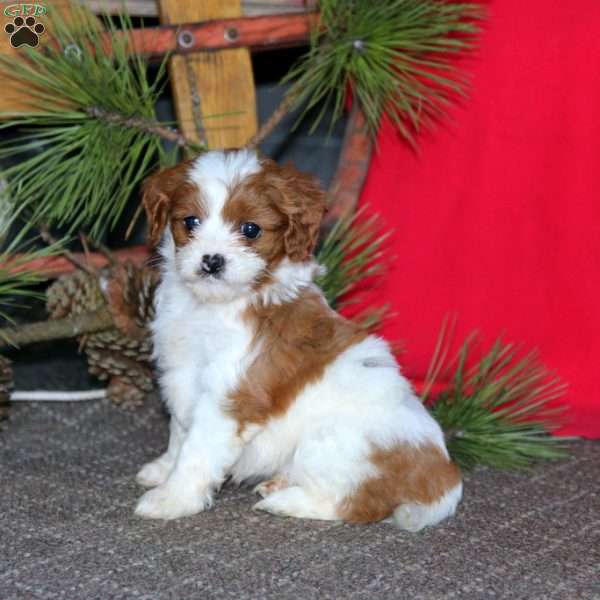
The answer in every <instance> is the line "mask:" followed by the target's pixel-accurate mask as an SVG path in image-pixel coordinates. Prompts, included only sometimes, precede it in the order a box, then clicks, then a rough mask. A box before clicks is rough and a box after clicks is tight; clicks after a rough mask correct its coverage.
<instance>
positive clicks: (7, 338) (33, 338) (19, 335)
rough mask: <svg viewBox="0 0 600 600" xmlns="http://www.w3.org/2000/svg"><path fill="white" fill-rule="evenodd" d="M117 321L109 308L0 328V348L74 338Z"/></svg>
mask: <svg viewBox="0 0 600 600" xmlns="http://www.w3.org/2000/svg"><path fill="white" fill-rule="evenodd" d="M114 326H115V323H114V321H113V317H112V315H111V314H110V311H109V310H108V308H106V307H104V308H101V309H100V310H97V311H94V312H87V313H82V314H80V315H74V316H69V317H66V318H64V319H50V320H48V321H38V322H37V323H27V324H25V325H18V326H15V327H5V328H3V329H0V348H8V347H10V346H23V345H25V344H31V343H33V342H47V341H50V340H60V339H65V338H74V337H78V336H80V335H83V334H85V333H95V332H97V331H103V330H105V329H110V328H111V327H114Z"/></svg>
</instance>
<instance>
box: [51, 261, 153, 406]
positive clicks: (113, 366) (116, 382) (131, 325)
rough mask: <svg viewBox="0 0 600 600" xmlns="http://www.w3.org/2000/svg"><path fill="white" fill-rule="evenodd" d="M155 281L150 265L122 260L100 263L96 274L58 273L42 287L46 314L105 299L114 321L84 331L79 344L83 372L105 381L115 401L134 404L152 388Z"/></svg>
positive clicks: (78, 309) (92, 306)
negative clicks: (84, 365)
mask: <svg viewBox="0 0 600 600" xmlns="http://www.w3.org/2000/svg"><path fill="white" fill-rule="evenodd" d="M157 283H158V275H157V273H156V271H155V270H154V269H150V268H139V267H136V266H135V265H133V264H131V263H124V264H119V265H116V266H113V267H111V268H107V269H103V270H102V271H101V272H100V273H99V277H95V276H93V275H89V274H88V273H84V272H76V273H73V274H71V275H67V276H65V277H61V278H60V279H59V280H58V281H56V282H55V283H54V284H53V285H52V286H51V287H50V288H49V290H48V295H47V306H48V312H49V313H50V315H51V317H52V318H61V317H65V316H68V315H71V314H78V313H83V312H87V311H95V310H98V309H99V308H101V307H103V306H106V305H108V307H109V309H110V311H111V313H112V316H113V318H114V321H115V325H116V327H115V328H114V329H110V330H107V331H102V332H100V333H94V334H90V335H87V336H84V337H83V338H82V339H81V348H82V349H83V351H84V352H85V353H86V355H87V360H88V370H89V372H90V373H92V374H93V375H95V376H96V377H98V378H99V379H101V380H104V381H108V382H109V386H108V395H109V397H110V398H111V400H112V401H113V402H115V403H116V404H124V405H137V404H140V403H141V402H142V400H143V398H144V396H145V395H146V393H147V392H150V391H152V389H153V388H154V385H153V381H152V366H151V356H152V342H151V339H150V335H149V331H148V324H149V323H150V320H151V319H152V318H153V317H154V291H155V289H156V285H157Z"/></svg>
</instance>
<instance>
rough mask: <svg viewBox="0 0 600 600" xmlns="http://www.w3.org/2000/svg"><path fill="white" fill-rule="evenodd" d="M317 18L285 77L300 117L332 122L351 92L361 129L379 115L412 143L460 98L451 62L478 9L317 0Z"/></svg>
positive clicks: (460, 82) (430, 1) (467, 41)
mask: <svg viewBox="0 0 600 600" xmlns="http://www.w3.org/2000/svg"><path fill="white" fill-rule="evenodd" d="M320 9H321V18H320V22H319V24H318V25H317V26H316V27H315V28H314V30H313V32H312V35H311V44H310V46H311V47H310V50H309V52H308V53H307V54H306V55H305V56H304V57H303V58H302V59H301V60H300V62H299V63H298V64H297V65H296V66H295V67H294V68H293V69H292V70H291V71H290V73H288V75H287V76H286V78H285V81H293V82H294V85H293V87H292V90H291V92H290V93H292V94H294V97H295V100H296V105H298V106H300V105H301V104H304V112H303V113H302V116H305V115H306V113H307V112H308V111H310V110H311V109H314V108H316V107H317V106H318V107H319V111H318V113H317V117H316V119H315V122H314V124H313V128H314V127H316V126H317V125H318V123H319V122H320V121H321V119H322V118H323V116H324V115H325V111H326V109H327V108H328V107H331V108H332V109H333V120H335V119H337V118H338V117H340V116H341V114H342V112H343V110H344V101H345V97H346V92H347V91H348V90H349V89H350V90H352V92H353V94H354V97H355V99H356V100H357V101H358V102H359V103H360V106H361V108H362V110H363V112H364V114H365V117H366V120H367V124H368V127H369V130H370V132H371V133H372V134H374V133H375V132H376V131H377V128H378V126H379V123H380V121H381V118H382V116H386V117H387V118H389V119H390V120H391V121H392V122H393V123H394V125H395V126H396V127H397V128H398V130H399V131H400V133H401V134H402V135H403V136H404V137H405V138H406V139H407V140H408V141H409V142H411V143H413V144H414V133H415V131H416V130H418V128H419V127H420V125H421V124H425V125H427V124H429V123H431V122H432V120H434V119H436V118H438V117H439V116H440V115H442V114H443V113H444V111H445V108H446V106H447V105H448V104H449V103H450V101H451V100H452V99H454V98H455V97H457V96H459V95H461V94H463V93H464V87H465V80H464V77H462V76H461V74H460V73H459V72H458V71H457V70H456V68H455V67H454V66H453V63H452V59H453V58H454V57H455V56H456V55H457V54H459V53H461V52H464V51H465V50H468V49H469V48H471V47H472V46H473V43H474V37H475V35H476V33H477V32H478V27H477V25H476V21H477V20H478V19H481V18H482V17H483V10H482V8H481V7H480V6H478V5H477V4H474V3H470V2H447V1H443V0H386V1H385V2H377V1H375V2H373V1H372V0H321V2H320Z"/></svg>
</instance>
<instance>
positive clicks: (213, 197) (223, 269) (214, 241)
mask: <svg viewBox="0 0 600 600" xmlns="http://www.w3.org/2000/svg"><path fill="white" fill-rule="evenodd" d="M143 202H144V207H145V209H146V214H147V217H148V227H149V241H150V243H151V244H152V245H156V244H157V243H158V241H159V240H160V238H161V237H162V236H163V234H165V235H164V238H165V239H164V243H163V247H162V252H163V255H164V256H165V259H166V260H167V268H169V269H171V268H174V269H175V270H176V271H177V273H178V274H179V276H180V277H181V279H182V280H183V281H184V282H185V284H186V285H188V286H189V287H190V289H191V290H192V291H193V292H194V294H195V295H196V296H197V297H198V298H199V299H201V300H203V301H212V302H219V301H221V302H227V301H230V300H233V299H235V298H238V297H240V296H242V295H244V294H248V293H251V292H253V291H257V290H258V289H260V288H261V287H262V286H265V285H268V284H269V283H270V282H271V281H272V277H273V273H274V272H275V271H276V269H277V267H278V266H279V265H280V264H281V263H282V261H284V259H287V260H288V261H289V262H290V263H292V264H294V263H295V264H302V263H304V262H305V261H307V260H308V259H309V258H310V255H311V253H312V251H313V249H314V246H315V243H316V240H317V235H318V231H319V225H320V222H321V218H322V216H323V211H324V193H323V192H322V190H321V189H320V188H319V185H318V183H317V181H316V180H315V179H314V178H313V177H311V176H309V175H305V174H302V173H299V172H298V171H297V170H295V169H294V168H293V167H291V166H284V167H281V166H278V165H277V164H276V163H274V162H273V161H271V160H268V159H264V158H261V159H259V158H258V157H257V156H256V154H255V153H254V152H250V151H247V150H238V151H230V152H207V153H205V154H203V155H201V156H200V157H198V158H196V159H195V160H193V161H187V162H184V163H181V164H180V165H178V166H176V167H173V168H171V169H165V170H163V171H160V172H158V173H156V174H154V175H152V176H151V177H150V178H149V179H148V180H147V181H146V183H145V185H144V193H143Z"/></svg>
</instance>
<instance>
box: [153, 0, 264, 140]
mask: <svg viewBox="0 0 600 600" xmlns="http://www.w3.org/2000/svg"><path fill="white" fill-rule="evenodd" d="M159 7H160V13H161V17H160V18H161V22H163V23H169V24H175V23H184V22H189V21H206V20H209V19H218V18H234V17H239V16H241V15H242V10H241V4H240V1H239V0H228V1H227V2H223V1H222V0H203V1H202V2H198V1H197V0H159ZM169 73H170V79H171V88H172V90H173V96H174V100H175V109H176V113H177V120H178V122H179V126H180V128H181V129H182V131H183V133H184V135H185V136H186V137H187V138H188V139H192V140H195V141H197V142H206V143H207V144H208V146H209V147H210V148H232V147H238V146H243V145H244V144H245V143H246V141H247V140H248V139H249V138H250V137H251V136H252V135H253V134H254V133H255V132H256V129H257V117H256V93H255V89H254V77H253V75H252V63H251V61H250V52H249V51H248V49H246V48H237V49H231V50H219V51H215V52H206V53H201V54H194V55H187V56H174V57H173V58H171V61H170V65H169Z"/></svg>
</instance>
